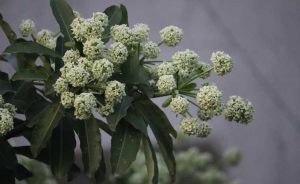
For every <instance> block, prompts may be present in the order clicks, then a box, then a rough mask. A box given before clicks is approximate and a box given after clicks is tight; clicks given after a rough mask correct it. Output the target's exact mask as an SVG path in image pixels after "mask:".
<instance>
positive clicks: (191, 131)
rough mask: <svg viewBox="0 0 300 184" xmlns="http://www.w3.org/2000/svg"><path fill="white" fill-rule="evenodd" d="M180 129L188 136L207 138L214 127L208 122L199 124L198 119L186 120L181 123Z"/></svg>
mask: <svg viewBox="0 0 300 184" xmlns="http://www.w3.org/2000/svg"><path fill="white" fill-rule="evenodd" d="M180 128H181V130H182V131H183V133H185V134H187V135H195V136H197V137H207V136H208V135H209V134H210V132H211V130H212V126H211V125H209V124H208V123H207V122H201V123H198V122H197V119H196V118H184V119H183V120H182V121H181V123H180Z"/></svg>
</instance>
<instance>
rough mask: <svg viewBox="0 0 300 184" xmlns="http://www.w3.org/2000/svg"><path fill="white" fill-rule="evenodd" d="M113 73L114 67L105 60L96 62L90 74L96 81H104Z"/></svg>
mask: <svg viewBox="0 0 300 184" xmlns="http://www.w3.org/2000/svg"><path fill="white" fill-rule="evenodd" d="M113 72H114V65H113V64H112V63H111V62H110V61H108V60H107V59H101V60H96V61H95V62H94V64H93V69H92V74H93V77H94V79H96V80H98V81H106V80H107V79H108V78H109V77H111V76H112V74H113Z"/></svg>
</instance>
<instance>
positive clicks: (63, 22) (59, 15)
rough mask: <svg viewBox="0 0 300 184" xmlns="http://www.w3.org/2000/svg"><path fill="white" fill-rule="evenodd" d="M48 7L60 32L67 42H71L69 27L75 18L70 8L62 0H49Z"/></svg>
mask: <svg viewBox="0 0 300 184" xmlns="http://www.w3.org/2000/svg"><path fill="white" fill-rule="evenodd" d="M50 6H51V8H52V12H53V15H54V17H55V18H56V21H57V22H58V24H59V27H60V31H61V32H62V34H63V35H64V37H65V39H66V40H67V41H71V40H72V39H73V38H72V31H71V27H70V25H71V23H72V21H73V20H74V18H75V16H74V13H73V10H72V8H71V7H70V5H69V4H68V3H67V2H66V1H64V0H51V1H50Z"/></svg>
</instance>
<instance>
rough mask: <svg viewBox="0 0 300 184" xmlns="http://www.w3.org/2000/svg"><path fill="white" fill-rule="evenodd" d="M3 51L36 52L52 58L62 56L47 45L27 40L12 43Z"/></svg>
mask: <svg viewBox="0 0 300 184" xmlns="http://www.w3.org/2000/svg"><path fill="white" fill-rule="evenodd" d="M4 52H6V53H27V54H38V55H46V56H50V57H54V58H61V57H62V56H61V55H60V54H58V53H57V52H55V51H54V50H51V49H49V48H47V47H44V46H42V45H40V44H38V43H36V42H32V41H27V42H19V43H13V44H11V45H10V46H8V47H7V48H6V49H5V50H4Z"/></svg>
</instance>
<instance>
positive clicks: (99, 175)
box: [95, 150, 107, 184]
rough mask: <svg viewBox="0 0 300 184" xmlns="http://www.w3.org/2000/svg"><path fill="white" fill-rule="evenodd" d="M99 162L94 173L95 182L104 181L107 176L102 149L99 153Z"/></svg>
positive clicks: (97, 183) (98, 183) (99, 183)
mask: <svg viewBox="0 0 300 184" xmlns="http://www.w3.org/2000/svg"><path fill="white" fill-rule="evenodd" d="M101 155H102V156H101V158H102V159H101V163H100V166H99V168H98V170H97V171H96V173H95V180H96V184H101V183H104V182H105V181H106V179H107V176H106V164H105V159H104V153H103V150H102V153H101Z"/></svg>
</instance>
